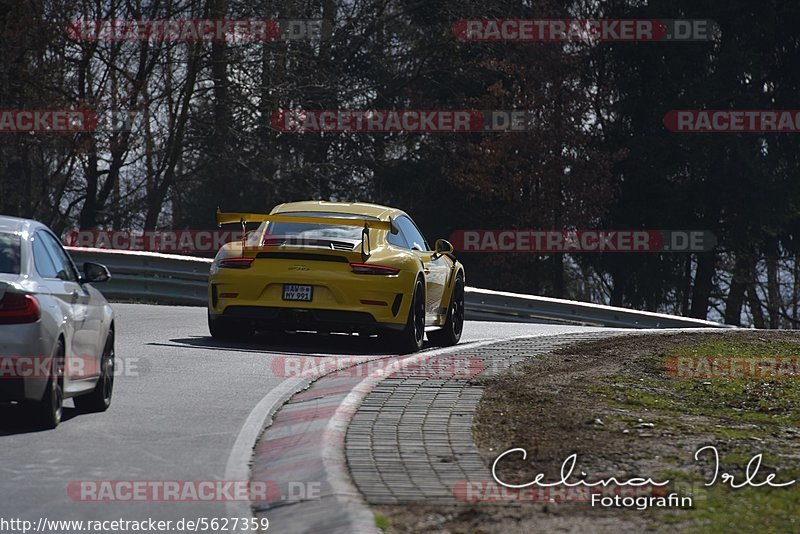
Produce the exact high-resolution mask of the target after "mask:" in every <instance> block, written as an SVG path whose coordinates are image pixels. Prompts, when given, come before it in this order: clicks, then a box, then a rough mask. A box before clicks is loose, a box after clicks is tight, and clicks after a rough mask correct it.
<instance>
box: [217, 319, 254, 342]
mask: <svg viewBox="0 0 800 534" xmlns="http://www.w3.org/2000/svg"><path fill="white" fill-rule="evenodd" d="M208 331H209V332H210V333H211V337H213V338H214V339H221V340H223V341H244V340H247V339H248V338H250V337H252V336H253V328H252V327H251V326H249V325H246V324H242V321H241V320H237V321H233V320H231V319H229V318H227V317H212V316H211V312H209V313H208Z"/></svg>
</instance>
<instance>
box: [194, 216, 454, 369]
mask: <svg viewBox="0 0 800 534" xmlns="http://www.w3.org/2000/svg"><path fill="white" fill-rule="evenodd" d="M248 222H260V223H261V224H260V225H259V227H258V229H257V230H255V231H253V232H248V233H246V234H245V237H244V238H243V240H242V241H236V242H232V243H228V244H226V245H224V246H223V247H222V248H221V249H220V250H219V252H218V253H217V256H216V258H214V262H213V263H212V265H211V271H210V277H209V286H208V326H209V330H210V331H211V335H212V336H214V337H215V338H224V339H241V338H243V337H246V336H249V335H251V334H252V333H253V332H254V331H255V330H266V331H273V332H274V331H286V330H295V331H297V330H300V331H316V332H357V333H359V334H360V335H371V334H378V335H379V336H384V337H386V339H388V340H390V342H391V343H392V346H393V347H394V348H395V349H396V350H397V351H398V352H400V353H408V352H414V351H417V350H419V349H420V348H422V343H423V338H424V336H425V333H426V329H427V335H428V339H429V340H430V341H431V342H432V343H434V344H437V345H455V344H456V343H458V341H459V339H460V338H461V331H462V329H463V326H464V282H465V278H464V267H463V266H462V265H461V263H459V262H458V260H456V259H455V257H453V246H452V245H451V244H450V243H449V242H448V241H445V240H444V239H439V240H437V241H436V244H435V246H434V248H433V249H432V250H431V248H430V247H429V246H428V243H427V242H426V241H425V238H424V237H422V233H421V232H420V231H419V229H418V228H417V226H416V224H414V221H412V220H411V218H410V217H409V216H408V215H407V214H405V213H404V212H403V211H401V210H399V209H395V208H388V207H386V206H379V205H376V204H364V203H344V202H321V201H306V202H292V203H288V204H281V205H279V206H277V207H275V208H274V209H273V210H272V212H271V213H270V214H269V215H262V214H254V213H221V212H219V211H218V212H217V223H218V224H241V225H242V229H243V230H244V228H245V226H244V225H245V224H246V223H248Z"/></svg>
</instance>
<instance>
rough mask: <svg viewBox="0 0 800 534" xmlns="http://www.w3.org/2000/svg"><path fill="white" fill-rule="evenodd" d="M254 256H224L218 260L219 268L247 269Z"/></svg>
mask: <svg viewBox="0 0 800 534" xmlns="http://www.w3.org/2000/svg"><path fill="white" fill-rule="evenodd" d="M254 259H255V258H225V259H224V260H219V267H220V268H221V269H249V268H250V265H251V264H252V263H253V260H254Z"/></svg>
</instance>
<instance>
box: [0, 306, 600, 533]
mask: <svg viewBox="0 0 800 534" xmlns="http://www.w3.org/2000/svg"><path fill="white" fill-rule="evenodd" d="M114 309H115V312H116V314H117V320H116V322H117V347H116V350H117V358H118V370H119V372H120V374H119V375H118V376H117V379H116V383H115V391H114V398H113V403H112V406H111V408H110V409H109V411H108V412H106V413H103V414H88V415H87V414H77V413H76V412H75V410H74V409H72V408H71V406H72V402H71V401H67V408H66V409H65V414H64V421H63V422H62V424H61V426H59V427H58V428H57V429H56V430H53V431H35V430H33V429H31V428H29V427H27V426H26V425H25V424H24V422H22V421H20V420H19V418H18V415H19V414H18V410H17V409H16V407H13V406H11V407H9V406H6V407H0V494H1V495H2V498H1V499H0V518H4V519H15V518H16V519H27V520H31V521H34V522H38V520H39V518H40V517H45V518H48V519H51V520H53V519H57V520H67V519H84V520H86V519H93V520H101V519H108V520H114V519H130V520H143V519H147V518H154V519H161V520H173V521H177V520H179V519H181V518H190V519H196V518H199V517H206V518H213V517H218V518H221V517H226V515H227V514H226V506H225V503H224V502H207V503H196V502H195V503H191V502H179V503H175V502H170V503H163V502H162V503H159V502H84V501H79V500H74V499H73V498H71V497H70V496H69V495H68V493H67V487H68V485H69V483H70V482H71V481H79V480H196V481H207V480H222V479H223V478H224V473H225V467H226V463H227V462H228V459H229V456H230V453H231V448H232V446H233V444H234V441H235V440H236V437H237V435H238V433H239V431H240V429H241V427H242V425H243V423H244V421H245V420H246V419H247V417H248V415H249V414H250V412H251V410H252V409H253V408H254V407H255V406H256V404H257V403H258V402H259V401H260V400H261V399H262V398H263V397H264V396H265V395H267V394H268V393H269V392H270V390H271V389H272V388H274V387H276V386H277V385H278V384H279V383H281V381H283V380H285V378H283V377H279V376H275V375H274V374H273V372H272V369H271V362H272V360H273V359H274V358H276V357H279V356H281V355H291V354H308V355H319V357H320V358H324V357H325V356H326V355H333V354H339V355H342V354H351V355H355V354H362V355H379V354H384V353H385V352H384V351H383V350H382V349H381V345H380V342H378V341H377V340H375V339H374V338H373V339H372V340H363V339H361V340H359V339H358V338H357V337H345V336H335V335H333V336H326V337H321V336H314V335H304V334H298V335H293V336H289V335H287V338H286V339H280V340H279V344H277V343H276V342H275V341H274V340H273V341H270V340H261V341H260V342H257V343H251V344H235V343H234V344H222V343H219V342H216V341H215V340H213V339H212V338H211V337H210V336H209V334H208V331H207V328H206V318H205V309H203V308H189V307H169V306H147V305H136V304H116V305H114ZM590 330H594V329H592V328H585V327H571V326H557V325H533V324H514V323H488V322H468V323H467V324H466V326H465V331H464V339H463V341H462V342H464V343H466V342H471V341H479V340H490V339H507V338H509V337H513V336H520V335H553V334H558V333H560V332H574V331H590Z"/></svg>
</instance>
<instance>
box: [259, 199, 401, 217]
mask: <svg viewBox="0 0 800 534" xmlns="http://www.w3.org/2000/svg"><path fill="white" fill-rule="evenodd" d="M297 211H308V212H328V213H342V214H350V215H366V216H368V217H376V218H377V219H380V220H382V221H388V220H389V217H392V218H397V217H399V216H400V215H406V213H405V212H404V211H402V210H399V209H397V208H390V207H388V206H381V205H380V204H369V203H366V202H329V201H327V200H304V201H302V202H287V203H285V204H279V205H277V206H275V207H274V208H273V209H272V212H271V213H272V214H277V213H291V212H297Z"/></svg>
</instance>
